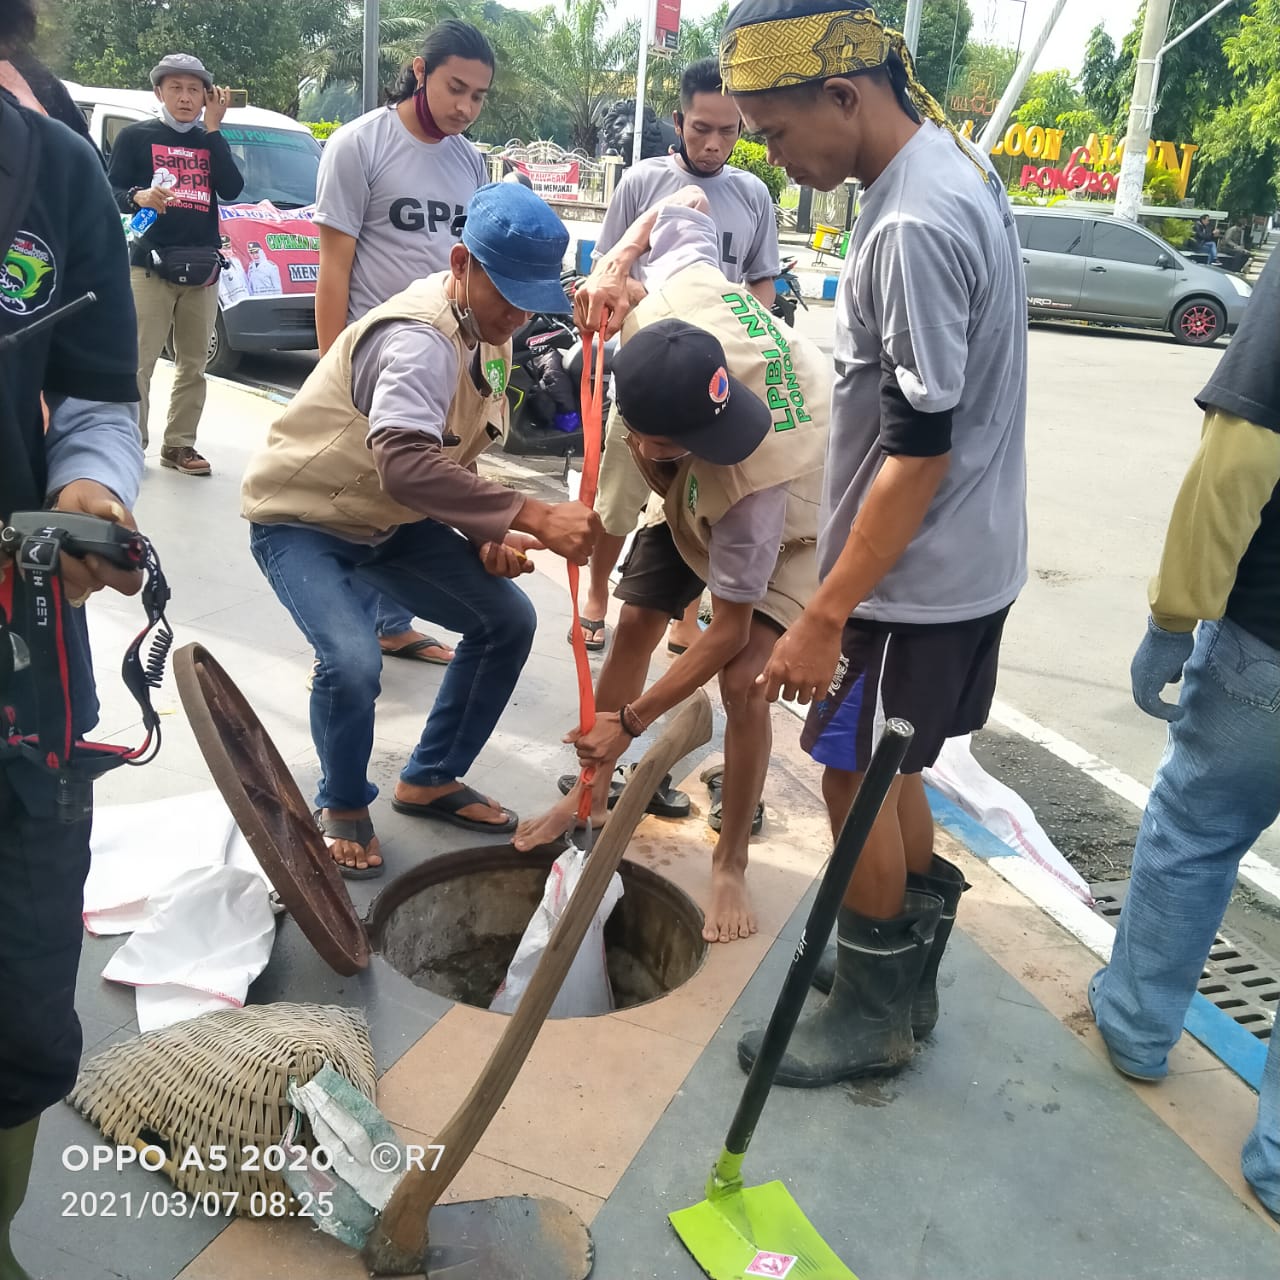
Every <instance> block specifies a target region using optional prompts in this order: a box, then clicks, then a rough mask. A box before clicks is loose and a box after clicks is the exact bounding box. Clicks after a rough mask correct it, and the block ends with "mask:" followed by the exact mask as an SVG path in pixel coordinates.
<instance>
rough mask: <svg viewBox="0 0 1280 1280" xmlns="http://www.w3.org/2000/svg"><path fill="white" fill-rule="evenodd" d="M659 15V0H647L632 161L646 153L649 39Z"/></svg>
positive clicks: (638, 159)
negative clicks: (645, 119) (645, 131)
mask: <svg viewBox="0 0 1280 1280" xmlns="http://www.w3.org/2000/svg"><path fill="white" fill-rule="evenodd" d="M657 16H658V0H645V6H644V17H643V19H641V22H640V56H639V59H638V61H637V64H636V118H635V124H634V126H633V127H632V131H631V163H632V164H639V163H640V157H641V156H642V155H643V154H644V91H645V84H646V82H647V80H648V79H649V41H650V40H652V39H653V32H654V26H655V23H656V21H657Z"/></svg>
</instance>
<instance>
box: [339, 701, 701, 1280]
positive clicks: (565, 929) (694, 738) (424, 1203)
mask: <svg viewBox="0 0 1280 1280" xmlns="http://www.w3.org/2000/svg"><path fill="white" fill-rule="evenodd" d="M710 740H711V704H710V703H709V702H708V701H707V695H706V694H705V693H703V692H702V691H701V690H699V691H698V692H697V693H696V694H694V695H693V697H692V698H690V699H689V700H688V701H687V702H686V703H685V704H684V706H683V707H682V708H681V709H680V711H679V712H678V713H677V714H676V715H675V717H674V718H673V719H672V720H671V723H670V724H668V725H667V727H666V728H665V729H664V730H663V732H662V733H661V735H660V736H659V737H658V739H657V741H656V742H654V744H653V745H652V746H651V747H650V748H649V750H648V751H646V752H645V754H644V757H643V758H642V759H641V761H640V763H639V764H638V765H637V766H636V769H635V772H634V773H632V775H631V777H630V778H629V779H628V780H627V783H626V785H625V786H624V787H623V789H622V793H621V795H620V796H619V797H618V801H617V804H616V805H615V806H614V809H613V812H612V814H610V816H609V821H608V822H607V823H606V824H605V828H604V830H603V832H602V833H601V835H600V838H599V839H598V840H597V841H596V843H595V848H594V849H593V850H592V853H591V856H590V857H589V858H588V859H587V864H586V867H585V869H584V870H583V873H582V877H581V879H580V880H579V881H578V884H577V887H576V888H575V889H574V891H573V896H572V897H571V898H570V899H569V905H568V906H567V907H566V908H565V911H564V914H563V915H562V916H561V917H560V919H559V921H558V922H557V923H556V926H555V928H554V929H553V930H552V931H551V938H550V940H549V941H548V943H547V949H546V951H545V952H543V955H542V959H541V960H540V961H539V962H538V967H537V968H536V969H535V970H534V973H533V978H532V980H531V981H530V983H529V987H528V990H526V991H525V993H524V996H523V998H522V999H521V1001H520V1003H519V1005H518V1006H517V1007H516V1011H515V1013H513V1014H512V1015H511V1018H510V1021H509V1022H508V1023H507V1026H506V1030H505V1031H503V1033H502V1038H501V1039H500V1040H499V1041H498V1043H497V1045H496V1046H495V1048H494V1050H493V1053H492V1054H491V1055H490V1057H489V1061H488V1062H487V1063H486V1064H485V1067H484V1070H483V1071H482V1072H481V1073H480V1078H479V1079H478V1080H477V1081H476V1083H475V1085H474V1086H473V1087H472V1089H471V1092H470V1093H469V1094H467V1096H466V1098H465V1099H464V1100H463V1103H462V1105H461V1106H460V1107H459V1108H458V1110H457V1111H456V1112H455V1113H454V1115H453V1117H452V1119H450V1121H449V1122H448V1124H446V1125H445V1127H444V1129H443V1130H441V1132H440V1133H439V1134H437V1135H436V1140H437V1142H438V1143H439V1145H441V1146H442V1147H443V1148H444V1154H443V1155H442V1156H441V1158H440V1163H439V1165H438V1167H437V1168H436V1169H434V1170H425V1169H410V1170H409V1172H408V1173H406V1174H405V1176H404V1178H403V1179H401V1181H400V1184H399V1186H397V1187H396V1190H395V1193H394V1194H393V1195H392V1197H391V1199H390V1200H389V1201H388V1202H387V1207H386V1208H385V1209H384V1210H383V1211H382V1215H381V1217H380V1218H379V1220H378V1223H377V1225H376V1226H375V1227H374V1229H373V1231H372V1232H371V1233H370V1235H369V1240H368V1242H367V1243H366V1245H365V1248H364V1260H365V1262H366V1263H367V1264H368V1266H369V1268H370V1269H371V1270H372V1271H373V1272H374V1273H376V1274H381V1275H388V1274H390V1275H409V1274H419V1273H421V1270H422V1257H423V1253H424V1251H425V1249H426V1244H427V1215H428V1214H429V1213H430V1211H431V1208H432V1206H433V1205H434V1204H435V1203H436V1201H438V1200H439V1199H440V1197H441V1196H442V1195H443V1194H444V1192H445V1190H446V1189H447V1188H448V1186H449V1184H450V1183H451V1182H452V1181H453V1179H454V1178H455V1177H456V1176H457V1173H458V1170H459V1169H461V1168H462V1166H463V1164H464V1163H465V1162H466V1160H467V1157H468V1156H470V1155H471V1153H472V1152H473V1151H474V1150H475V1148H476V1144H477V1143H478V1142H479V1141H480V1139H481V1137H482V1136H483V1134H484V1131H485V1130H486V1129H487V1128H488V1127H489V1123H490V1121H491V1120H492V1119H493V1117H494V1116H495V1115H496V1114H497V1112H498V1108H499V1107H501V1106H502V1104H503V1102H504V1101H505V1100H506V1096H507V1094H508V1093H509V1092H510V1090H511V1086H512V1084H513V1083H514V1082H515V1078H516V1076H517V1075H518V1074H519V1072H520V1068H521V1067H522V1066H524V1063H525V1060H526V1059H527V1058H528V1056H529V1052H530V1050H531V1049H532V1048H533V1042H534V1041H535V1040H536V1039H537V1037H538V1032H539V1031H541V1029H542V1025H543V1023H544V1022H545V1021H546V1020H547V1014H548V1013H550V1011H551V1006H552V1004H554V1003H555V998H556V996H557V995H558V994H559V993H560V986H561V984H562V983H563V982H564V980H565V977H566V975H567V974H568V972H569V966H570V965H571V964H572V963H573V959H574V957H575V956H576V955H577V954H578V948H579V947H580V946H581V945H582V940H583V938H585V937H586V935H587V929H588V928H589V927H590V925H591V921H592V919H593V918H594V917H595V913H596V910H597V909H598V908H599V906H600V903H601V901H602V900H603V898H604V895H605V890H606V889H607V888H608V887H609V882H610V880H611V879H612V878H613V873H614V872H615V871H616V870H617V869H618V864H619V863H620V862H621V861H622V855H623V853H624V852H625V850H626V847H627V845H628V844H629V843H630V841H631V837H632V835H633V834H634V833H635V829H636V827H637V826H638V825H639V823H640V819H641V818H642V817H643V816H644V811H645V809H646V808H647V806H648V804H649V800H650V798H651V797H652V796H653V793H654V791H655V790H656V789H657V787H658V784H659V783H660V782H661V781H662V779H663V777H664V776H665V775H666V774H668V773H670V772H671V770H672V769H673V768H674V767H675V765H676V764H677V762H678V761H680V760H681V759H683V757H685V756H686V755H688V754H689V752H690V751H693V750H694V749H695V748H697V747H700V746H702V745H703V743H705V742H709V741H710Z"/></svg>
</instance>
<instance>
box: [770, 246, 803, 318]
mask: <svg viewBox="0 0 1280 1280" xmlns="http://www.w3.org/2000/svg"><path fill="white" fill-rule="evenodd" d="M778 282H781V283H782V284H784V285H786V289H787V291H786V293H781V292H779V293H778V294H777V296H776V297H775V298H774V300H773V306H772V307H770V308H769V310H770V311H772V312H773V314H774V315H775V316H778V317H779V318H780V319H781V320H782V321H783V322H784V323H786V324H788V325H790V326H791V327H792V328H794V327H795V323H796V308H797V307H798V306H799V307H803V308H804V309H805V310H806V311H808V310H809V304H808V303H807V302H806V301H805V300H804V294H803V293H801V292H800V281H799V280H798V279H797V278H796V259H795V258H784V259H783V262H782V269H781V270H780V271H779V272H778V275H777V277H776V279H775V285H776V284H777V283H778Z"/></svg>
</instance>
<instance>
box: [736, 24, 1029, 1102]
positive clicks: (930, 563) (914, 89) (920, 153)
mask: <svg viewBox="0 0 1280 1280" xmlns="http://www.w3.org/2000/svg"><path fill="white" fill-rule="evenodd" d="M721 69H722V71H723V73H724V82H725V88H726V90H727V91H728V92H729V93H730V94H731V95H732V97H733V100H734V101H735V102H736V103H737V105H738V108H739V110H740V111H741V112H742V116H743V119H744V120H745V121H746V124H747V127H748V128H749V129H751V130H752V131H753V132H756V133H759V134H761V135H762V136H763V137H764V139H765V141H766V143H767V145H768V150H769V159H770V162H771V163H773V164H777V165H782V166H783V167H784V168H786V170H787V172H788V174H789V175H790V176H791V178H792V180H793V181H796V182H801V183H804V184H806V185H809V186H813V187H817V188H819V189H820V190H824V191H826V190H831V189H833V188H835V187H836V186H838V185H839V184H840V183H841V182H843V181H845V179H847V178H850V177H853V178H857V179H858V180H860V181H861V182H862V184H863V186H864V188H865V191H864V194H863V196H862V210H861V214H860V216H859V218H858V222H857V225H856V226H855V228H854V231H853V235H852V237H851V239H850V243H849V248H848V252H847V254H846V256H845V262H844V267H843V270H842V272H841V278H840V284H839V288H838V290H837V294H836V332H835V362H836V382H835V389H834V394H833V399H832V411H831V445H830V450H829V453H828V456H827V461H826V468H825V488H824V493H823V526H822V529H821V531H820V533H819V542H818V562H819V571H820V573H821V576H822V585H821V587H820V588H819V589H818V591H817V593H816V594H815V595H814V597H813V599H812V600H811V601H810V602H809V604H808V606H807V607H806V608H805V611H804V614H803V616H802V617H801V618H800V619H799V620H798V621H797V622H796V624H795V625H794V626H793V627H792V628H791V629H790V631H789V632H788V634H787V635H786V636H785V637H784V638H783V639H782V640H781V641H780V642H779V643H778V645H777V647H776V648H775V649H774V651H773V654H772V656H771V657H770V660H769V664H768V666H767V668H766V669H765V672H764V679H765V682H766V685H767V689H768V693H769V696H770V697H777V696H778V694H779V693H782V694H784V695H786V696H788V697H793V698H796V699H797V700H799V701H800V702H802V703H813V704H814V705H813V707H812V710H811V711H810V714H809V720H808V723H807V724H806V726H805V732H804V736H803V738H802V743H803V745H804V747H805V749H806V750H807V751H808V752H809V754H810V755H811V756H813V758H814V759H815V760H817V761H818V762H819V763H821V764H822V765H824V766H825V772H824V775H823V795H824V797H825V799H826V801H827V807H828V810H829V813H830V817H831V823H832V827H833V829H835V830H839V828H840V827H842V826H843V825H844V820H845V817H846V816H847V814H848V812H849V808H850V806H851V804H852V802H853V797H854V795H855V794H856V792H857V789H858V786H859V784H860V782H861V779H862V774H863V772H864V770H865V769H866V767H867V764H868V762H869V760H870V756H871V752H872V751H873V749H874V747H875V745H876V742H877V740H878V738H879V735H880V732H881V730H882V727H883V725H884V723H885V720H886V718H888V717H893V716H900V717H902V718H903V719H905V720H908V721H910V722H911V723H912V724H913V725H914V727H915V737H914V739H913V741H912V744H911V748H910V750H909V751H908V753H907V757H906V760H905V761H904V764H903V769H902V776H901V777H900V778H898V779H896V780H895V782H894V784H893V787H892V790H891V791H890V794H889V799H888V801H887V802H886V804H885V806H884V808H883V809H882V811H881V813H880V816H879V818H878V819H877V821H876V824H875V826H874V828H873V830H872V832H871V837H870V839H869V840H868V841H867V844H866V847H865V849H864V851H863V853H862V856H861V859H860V860H859V863H858V866H857V869H856V871H855V872H854V875H853V878H852V880H851V881H850V885H849V890H848V893H847V894H846V897H845V901H844V907H843V908H842V910H841V914H840V919H839V921H838V924H837V938H838V943H839V945H838V946H837V947H836V948H834V950H833V952H832V953H829V954H828V958H827V960H826V963H825V965H824V968H823V970H820V977H821V978H822V986H823V988H824V989H826V988H830V993H829V995H828V998H827V1000H826V1002H825V1003H824V1004H823V1005H822V1007H821V1008H820V1009H818V1010H817V1011H816V1012H815V1013H814V1014H812V1015H810V1016H807V1017H804V1018H802V1019H801V1020H800V1022H799V1024H798V1025H797V1027H796V1029H795V1033H794V1034H793V1036H792V1038H791V1043H790V1046H789V1049H788V1052H787V1054H786V1057H785V1058H784V1059H783V1061H782V1063H781V1066H780V1068H779V1071H778V1074H777V1077H776V1078H777V1080H778V1082H779V1083H782V1084H790V1085H796V1086H817V1085H823V1084H831V1083H834V1082H836V1081H838V1080H845V1079H851V1078H853V1077H855V1076H859V1075H863V1074H866V1073H870V1072H879V1071H891V1070H895V1069H897V1068H898V1067H900V1066H902V1065H903V1064H904V1063H905V1062H907V1061H908V1060H909V1059H910V1058H911V1056H912V1052H913V1047H914V1043H915V1040H916V1039H918V1038H920V1037H923V1036H925V1035H927V1034H929V1033H930V1032H931V1031H932V1030H933V1026H934V1024H935V1022H936V1021H937V1018H938V996H937V983H936V976H937V971H938V964H939V961H940V959H941V956H942V951H943V948H944V947H945V945H946V941H947V937H948V935H949V934H950V932H951V927H952V922H953V921H954V919H955V914H956V907H957V904H958V902H959V899H960V894H961V892H962V890H963V888H964V877H963V876H962V875H961V874H960V871H959V869H958V868H956V867H954V866H952V865H951V864H950V863H948V862H946V861H944V860H943V859H941V858H939V857H937V856H936V855H935V854H934V851H933V819H932V814H931V812H930V810H929V804H928V800H927V798H926V796H925V790H924V784H923V782H922V781H921V776H920V775H921V771H922V770H923V769H924V768H926V767H928V766H929V765H930V764H932V763H933V761H934V760H935V759H936V758H937V754H938V752H939V751H940V750H941V748H942V744H943V742H944V741H945V740H946V739H947V738H948V737H953V736H957V735H961V734H965V733H969V732H972V731H975V730H977V729H980V728H981V727H982V726H983V724H984V723H985V721H986V718H987V715H988V713H989V711H990V707H991V700H992V697H993V695H994V692H995V684H996V671H997V665H998V658H999V651H1000V637H1001V631H1002V628H1003V625H1004V620H1005V617H1006V616H1007V614H1008V611H1009V608H1010V606H1011V605H1012V603H1013V601H1014V599H1015V598H1016V597H1017V595H1018V592H1019V591H1020V590H1021V588H1022V584H1023V582H1024V581H1025V580H1026V538H1027V524H1026V466H1025V442H1024V436H1025V415H1026V349H1027V323H1026V288H1025V285H1024V281H1023V277H1022V267H1021V262H1020V259H1021V251H1020V248H1019V245H1018V237H1017V232H1016V230H1015V229H1014V225H1013V216H1012V211H1011V210H1010V207H1009V200H1008V197H1007V196H1006V194H1005V191H1004V185H1003V183H1002V182H1001V180H1000V179H999V177H998V176H997V175H996V174H995V172H994V171H993V170H992V168H991V165H990V161H989V160H988V159H987V157H985V156H983V155H982V154H981V153H980V152H979V151H977V150H976V149H975V148H973V147H972V146H970V145H969V144H968V143H966V142H965V141H964V140H963V139H961V138H960V137H959V136H958V135H957V134H956V132H955V130H954V128H952V126H951V125H950V124H949V123H948V121H947V119H946V116H945V115H944V114H943V112H942V109H941V108H940V107H939V106H938V104H937V103H936V102H935V101H934V100H933V99H932V98H931V97H930V96H929V95H928V93H926V92H925V90H924V89H923V88H921V86H920V84H919V82H918V81H917V80H916V78H915V74H914V71H913V70H912V62H911V55H910V53H909V52H908V51H907V48H906V44H905V41H904V40H903V37H902V35H901V33H900V32H896V31H891V30H888V29H887V28H886V27H885V26H884V25H883V23H881V22H880V20H879V19H878V18H877V17H876V14H875V11H874V10H873V9H872V8H871V7H870V6H869V5H867V4H866V3H865V2H864V0H743V2H742V3H741V4H739V5H738V6H737V7H736V8H735V9H733V10H732V11H731V12H730V14H729V19H728V22H727V24H726V27H725V32H724V36H723V38H722V42H721ZM761 1034H762V1033H760V1032H753V1033H750V1034H748V1035H747V1036H746V1037H745V1038H744V1039H743V1040H742V1041H741V1042H740V1044H739V1061H740V1062H741V1063H742V1065H743V1066H750V1064H751V1063H752V1062H753V1061H754V1060H755V1057H756V1054H757V1052H758V1049H759V1045H760V1040H761Z"/></svg>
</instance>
